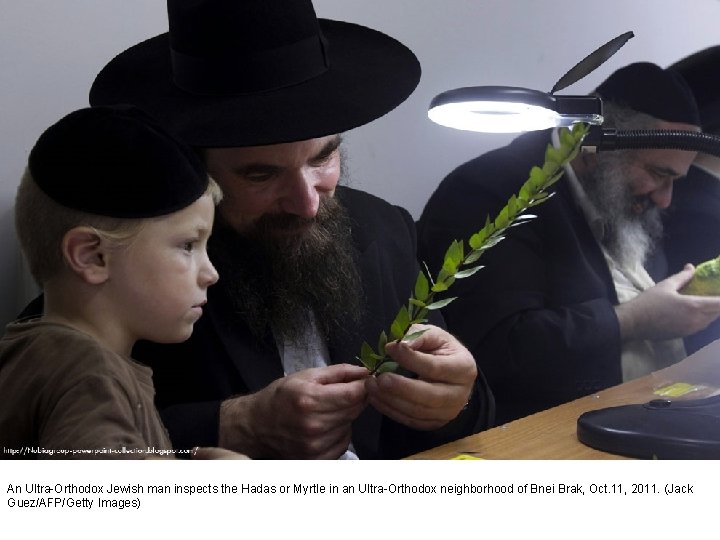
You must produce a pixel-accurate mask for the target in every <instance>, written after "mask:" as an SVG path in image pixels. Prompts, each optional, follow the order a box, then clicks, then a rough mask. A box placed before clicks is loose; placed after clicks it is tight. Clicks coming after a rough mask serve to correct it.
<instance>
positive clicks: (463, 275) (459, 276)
mask: <svg viewBox="0 0 720 540" xmlns="http://www.w3.org/2000/svg"><path fill="white" fill-rule="evenodd" d="M481 268H484V267H483V266H473V267H472V268H467V269H465V270H461V271H460V272H458V273H457V274H455V279H463V278H466V277H470V276H472V275H473V274H474V273H475V272H477V271H478V270H480V269H481Z"/></svg>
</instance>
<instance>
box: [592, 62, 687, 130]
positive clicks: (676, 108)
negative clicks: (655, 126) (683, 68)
mask: <svg viewBox="0 0 720 540" xmlns="http://www.w3.org/2000/svg"><path fill="white" fill-rule="evenodd" d="M595 92H596V93H598V94H600V97H602V99H603V100H604V101H611V102H613V103H616V104H618V105H625V106H627V107H629V108H631V109H633V110H635V111H637V112H641V113H645V114H649V115H650V116H653V117H655V118H658V119H660V120H665V121H666V122H676V123H681V124H692V125H694V126H699V125H700V114H699V113H698V107H697V104H696V103H695V98H694V97H693V93H692V91H691V90H690V87H689V86H688V84H687V83H686V82H685V80H684V79H683V78H682V77H681V76H680V75H679V74H678V73H676V72H675V71H673V70H671V69H663V68H661V67H660V66H657V65H655V64H653V63H650V62H636V63H634V64H630V65H628V66H625V67H624V68H621V69H619V70H617V71H616V72H615V73H613V74H612V75H610V76H609V77H608V78H607V79H606V80H605V82H603V83H602V84H601V85H600V86H598V87H597V89H596V90H595Z"/></svg>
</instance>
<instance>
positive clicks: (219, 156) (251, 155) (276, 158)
mask: <svg viewBox="0 0 720 540" xmlns="http://www.w3.org/2000/svg"><path fill="white" fill-rule="evenodd" d="M341 142H342V138H341V136H340V135H329V136H327V137H319V138H315V139H307V140H304V141H294V142H288V143H279V144H270V145H263V146H242V147H232V148H207V149H205V156H206V158H207V160H208V163H222V162H227V163H232V164H233V165H235V166H236V165H239V164H243V165H245V164H251V163H252V164H266V165H288V164H290V163H293V162H304V161H307V160H310V159H313V158H315V157H318V156H320V155H322V154H323V153H326V152H328V151H333V150H335V149H336V148H337V147H338V146H339V145H340V144H341Z"/></svg>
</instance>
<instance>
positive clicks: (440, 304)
mask: <svg viewBox="0 0 720 540" xmlns="http://www.w3.org/2000/svg"><path fill="white" fill-rule="evenodd" d="M456 298H457V296H453V297H452V298H443V299H442V300H438V301H437V302H433V303H432V304H429V305H428V306H427V307H426V309H440V308H444V307H445V306H447V305H448V304H449V303H450V302H452V301H453V300H455V299H456Z"/></svg>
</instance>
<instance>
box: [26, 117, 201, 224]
mask: <svg viewBox="0 0 720 540" xmlns="http://www.w3.org/2000/svg"><path fill="white" fill-rule="evenodd" d="M28 167H29V169H30V174H31V175H32V178H33V180H34V181H35V183H36V184H37V185H38V186H39V187H40V189H41V190H42V191H43V192H45V193H46V194H47V195H48V196H49V197H50V198H51V199H53V200H54V201H55V202H57V203H59V204H61V205H63V206H66V207H68V208H72V209H75V210H80V211H82V212H88V213H91V214H97V215H101V216H109V217H116V218H148V217H156V216H162V215H165V214H170V213H172V212H176V211H178V210H181V209H183V208H185V207H187V206H189V205H190V204H192V203H193V202H194V201H196V200H197V199H198V198H199V197H200V196H201V195H203V193H205V190H206V189H207V185H208V176H207V173H206V172H205V168H204V166H203V164H202V162H201V161H200V159H199V158H198V157H197V156H196V155H195V153H194V152H193V151H192V150H191V149H190V148H189V147H188V146H186V145H185V144H183V143H181V142H180V141H178V140H177V139H176V138H174V137H173V136H171V135H170V134H169V133H168V132H167V131H166V130H165V129H163V128H162V127H160V126H159V125H158V124H157V122H155V121H154V120H152V119H151V118H150V117H149V116H148V115H147V114H146V113H144V112H143V111H141V110H140V109H138V108H136V107H133V106H130V105H116V106H106V107H90V108H86V109H80V110H77V111H74V112H71V113H70V114H68V115H67V116H65V117H63V118H62V119H61V120H59V121H58V122H57V123H55V124H53V125H52V126H50V127H49V128H48V129H47V130H45V132H44V133H43V134H42V135H41V136H40V138H39V139H38V141H37V143H35V146H34V147H33V149H32V150H31V152H30V157H29V160H28Z"/></svg>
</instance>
